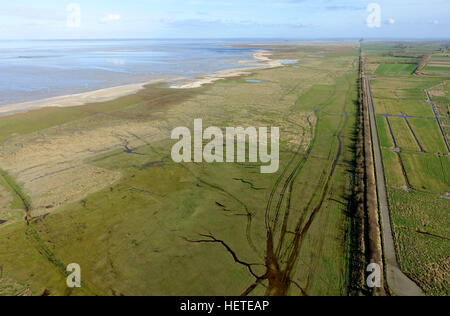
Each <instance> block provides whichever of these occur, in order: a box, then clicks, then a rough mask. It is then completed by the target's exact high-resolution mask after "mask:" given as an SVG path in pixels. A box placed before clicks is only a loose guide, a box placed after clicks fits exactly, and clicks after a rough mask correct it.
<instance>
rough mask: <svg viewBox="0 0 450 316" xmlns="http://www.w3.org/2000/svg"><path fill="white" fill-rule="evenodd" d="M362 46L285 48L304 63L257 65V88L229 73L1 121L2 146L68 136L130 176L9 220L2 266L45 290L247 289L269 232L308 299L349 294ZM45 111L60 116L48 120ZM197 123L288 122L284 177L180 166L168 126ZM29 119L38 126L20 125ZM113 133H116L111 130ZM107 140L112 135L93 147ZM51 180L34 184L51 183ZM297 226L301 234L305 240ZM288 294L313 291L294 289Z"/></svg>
mask: <svg viewBox="0 0 450 316" xmlns="http://www.w3.org/2000/svg"><path fill="white" fill-rule="evenodd" d="M324 45H325V44H324ZM324 47H326V46H320V45H319V47H316V48H315V51H318V50H320V51H322V50H323V49H324ZM355 47H356V46H354V44H352V45H348V46H344V47H339V49H336V51H335V50H334V49H331V50H329V53H328V54H325V57H324V58H321V59H317V58H308V57H307V55H308V54H311V50H312V48H311V47H307V48H305V50H302V49H301V48H300V49H298V50H295V51H292V50H287V51H286V52H285V53H284V52H283V51H282V50H281V51H280V52H277V53H276V54H277V56H284V57H285V58H292V57H295V56H297V57H299V59H301V60H302V62H301V68H299V69H297V68H292V67H283V68H276V69H269V70H260V71H255V72H254V74H253V75H252V76H251V78H257V79H259V80H261V83H257V84H247V83H245V82H243V80H242V79H241V78H231V79H227V80H222V81H218V82H216V83H214V84H211V85H207V86H205V87H203V88H200V89H188V90H176V89H168V88H165V87H162V86H152V87H148V89H146V90H143V91H141V92H140V93H138V94H137V95H136V96H133V97H126V98H122V99H119V100H116V101H113V102H106V103H104V104H101V105H92V106H85V107H75V108H70V109H57V110H55V109H46V110H45V111H44V110H38V111H33V112H30V113H27V114H21V115H19V116H11V117H6V118H2V119H1V120H3V123H4V124H5V126H8V128H6V129H5V130H2V131H0V138H1V139H4V140H5V142H4V144H3V146H4V149H5V152H8V153H14V154H19V153H20V150H21V149H18V148H17V147H15V146H14V144H15V143H16V142H19V141H20V142H21V143H22V144H23V147H24V148H25V149H26V148H28V146H33V144H34V142H36V137H42V135H44V136H45V138H44V140H40V141H41V142H45V140H49V141H50V142H51V141H57V140H59V139H63V140H64V143H63V145H61V146H62V150H65V151H64V155H67V153H68V152H71V153H72V154H73V155H74V156H75V157H76V155H79V153H78V152H79V151H80V150H79V149H78V148H81V147H83V148H87V149H86V154H83V155H84V156H83V157H85V158H84V160H83V161H82V164H83V165H84V164H86V165H88V166H90V167H92V168H94V167H95V168H97V169H95V170H103V171H104V172H106V173H107V174H108V173H111V174H112V173H115V172H119V173H120V178H118V179H117V180H116V181H114V182H113V183H110V184H108V185H107V186H104V187H102V188H100V189H98V190H96V191H95V192H90V193H89V194H87V195H85V196H83V197H81V198H79V199H78V200H76V201H71V202H69V203H66V204H64V205H63V206H61V207H58V208H57V209H51V211H50V213H49V214H47V215H45V216H42V217H36V218H35V219H34V220H33V221H32V223H31V225H30V226H28V227H27V226H26V224H25V223H24V222H23V221H17V222H16V223H11V224H9V225H6V226H4V225H0V239H1V240H2V241H3V242H2V243H1V244H0V254H1V264H2V265H3V267H4V271H5V272H6V273H7V274H8V276H9V277H10V278H11V279H12V280H15V281H16V282H18V283H19V284H27V285H28V287H29V289H30V291H31V292H32V293H33V294H35V295H39V294H42V293H43V292H44V291H45V290H47V291H49V292H50V294H51V295H240V294H242V293H243V292H244V291H245V290H246V289H247V288H249V287H250V286H252V285H253V284H254V283H255V281H256V278H255V275H264V274H265V272H266V271H267V267H266V266H265V265H266V261H265V258H266V256H267V253H268V243H269V241H268V237H267V236H268V234H267V232H268V229H269V228H268V227H270V229H271V230H272V232H273V242H274V245H275V249H274V250H273V252H274V253H273V255H274V258H276V259H275V260H276V261H277V263H278V264H279V265H280V266H282V267H284V266H290V267H291V270H290V272H289V276H288V277H289V278H290V279H291V280H294V281H295V283H296V284H299V285H300V286H301V287H302V289H303V291H304V292H306V293H307V294H308V295H346V294H347V293H348V290H349V266H350V264H349V256H350V252H349V242H350V241H349V239H348V235H349V234H350V233H351V232H350V231H349V230H350V222H351V218H350V217H349V214H348V208H349V201H348V200H347V198H348V196H350V195H351V193H352V180H353V175H352V172H351V170H350V169H349V165H348V164H349V162H351V161H352V160H353V159H354V157H353V152H352V150H351V148H352V146H353V142H354V141H353V132H354V125H355V114H356V106H355V100H356V98H357V85H356V82H357V50H356V49H355ZM41 111H43V112H41ZM47 114H51V116H50V117H51V118H52V119H51V120H49V121H48V122H42V121H43V119H42V118H43V117H45V115H47ZM99 114H101V115H99ZM199 117H201V118H203V121H204V125H205V126H212V125H214V126H218V127H221V128H225V127H228V126H249V125H250V126H268V125H269V126H279V127H280V130H281V144H280V146H281V148H280V150H281V157H280V170H279V171H278V172H277V173H276V174H273V175H262V174H261V173H260V172H259V167H260V166H259V164H254V163H253V164H251V163H235V164H217V163H215V164H207V163H195V164H194V163H192V164H189V163H187V164H175V163H174V162H173V161H172V160H171V159H170V150H171V147H172V145H173V144H174V141H173V140H170V139H169V137H170V131H171V130H172V129H173V128H174V127H177V126H188V127H192V124H193V120H194V119H195V118H199ZM19 121H20V123H27V122H29V123H28V125H29V126H27V127H26V128H24V127H22V128H19V127H18V126H17V122H19ZM106 128H108V131H111V132H108V133H107V134H104V133H105V132H104V130H105V129H106ZM98 133H100V134H99V135H101V136H103V135H104V136H105V137H104V138H101V141H99V142H98V143H97V142H94V141H93V140H94V139H95V137H97V136H96V135H97V134H98ZM109 133H111V134H112V135H113V136H114V137H111V138H108V137H109ZM75 137H77V138H76V140H75ZM71 142H77V143H76V144H75V145H76V146H75V147H73V148H72V147H70V145H71V144H72V143H71ZM84 142H87V144H88V145H86V146H85V145H84ZM45 144H46V145H47V146H50V145H49V144H48V143H45ZM124 144H125V145H126V146H127V147H126V148H125V149H124V146H125V145H124ZM84 146H85V147H84ZM99 146H101V147H99ZM127 148H128V149H127ZM11 155H12V154H11ZM64 155H61V156H64ZM54 156H56V157H61V156H60V155H57V154H54ZM36 157H37V158H38V157H39V156H36ZM3 159H4V161H8V162H9V160H7V158H5V157H3ZM72 159H73V158H72ZM9 163H13V162H9ZM35 165H39V164H38V163H35ZM17 168H19V167H17ZM23 168H24V169H23V171H22V172H21V173H15V174H13V176H15V177H17V178H18V179H16V182H18V183H20V179H21V174H27V172H28V171H29V170H30V168H29V167H23ZM73 168H77V166H74V167H73ZM21 170H22V169H21ZM31 170H32V171H33V172H35V173H36V172H37V171H34V170H36V167H35V168H31ZM42 172H43V173H44V174H41V175H39V174H38V175H33V176H34V178H33V179H40V177H48V175H47V174H46V173H48V171H45V169H44V171H42ZM49 179H52V178H49ZM67 182H69V183H70V178H66V180H65V183H67ZM26 188H28V189H27V190H24V191H26V192H25V193H26V194H27V195H29V196H31V197H32V198H31V204H32V206H34V207H40V205H41V204H42V203H44V202H42V201H41V200H40V195H39V194H37V193H36V192H35V191H33V187H26ZM37 189H40V188H37ZM72 189H74V188H72ZM299 192H301V194H299ZM50 193H51V192H50ZM50 193H48V194H50ZM46 194H47V193H46ZM48 194H47V195H48ZM33 197H34V198H33ZM44 198H45V197H44ZM46 201H47V200H46ZM46 204H47V203H46ZM46 204H44V206H45V205H46ZM32 211H33V210H32ZM267 219H268V220H267ZM298 230H303V231H304V234H303V238H302V239H301V243H300V244H298V245H297V246H295V245H294V244H295V243H294V237H295V236H296V235H295V234H292V232H295V231H298ZM200 234H203V235H205V234H207V235H212V236H214V238H216V239H217V240H221V241H222V242H223V244H226V245H227V246H228V247H229V248H230V249H232V251H233V253H234V254H235V255H236V256H237V257H238V258H239V260H241V261H243V262H247V263H249V264H251V267H252V272H254V274H255V275H253V274H252V273H251V272H250V271H249V269H248V267H246V266H245V265H242V264H239V263H237V262H236V261H235V260H234V258H233V255H232V253H231V252H230V251H228V248H226V247H224V245H223V244H222V243H219V242H214V240H213V239H211V238H210V237H205V236H201V235H200ZM292 258H293V259H292ZM72 262H76V263H78V264H80V265H81V267H82V278H83V282H84V283H83V288H82V289H79V290H74V291H68V290H67V288H66V285H65V277H66V274H65V273H64V271H62V269H61V267H64V266H65V265H66V264H68V263H72ZM279 273H281V272H279ZM0 287H1V284H0ZM268 287H269V283H268V282H267V280H262V281H261V282H259V283H258V284H256V286H255V288H254V289H253V291H251V293H250V294H251V295H264V294H267V293H268V289H267V288H268ZM285 294H287V295H302V294H304V293H303V292H301V291H300V290H299V288H298V287H297V286H296V285H295V284H294V283H292V284H289V287H288V289H287V292H286V293H285Z"/></svg>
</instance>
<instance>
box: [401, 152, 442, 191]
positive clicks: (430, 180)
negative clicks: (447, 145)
mask: <svg viewBox="0 0 450 316" xmlns="http://www.w3.org/2000/svg"><path fill="white" fill-rule="evenodd" d="M401 156H402V159H403V161H404V164H405V169H406V172H407V174H408V177H409V179H410V182H411V184H412V186H413V187H414V188H416V189H417V190H419V191H426V192H431V193H436V194H445V193H447V192H449V189H450V177H449V176H450V172H449V170H450V158H449V157H436V156H434V155H423V154H412V153H402V154H401Z"/></svg>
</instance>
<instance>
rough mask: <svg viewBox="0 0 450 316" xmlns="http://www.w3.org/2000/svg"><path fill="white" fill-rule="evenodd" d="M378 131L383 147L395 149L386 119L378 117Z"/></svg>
mask: <svg viewBox="0 0 450 316" xmlns="http://www.w3.org/2000/svg"><path fill="white" fill-rule="evenodd" d="M377 129H378V136H379V139H380V145H381V147H384V148H392V147H394V142H393V141H392V136H391V132H390V131H389V127H388V124H387V122H386V118H385V117H383V116H377Z"/></svg>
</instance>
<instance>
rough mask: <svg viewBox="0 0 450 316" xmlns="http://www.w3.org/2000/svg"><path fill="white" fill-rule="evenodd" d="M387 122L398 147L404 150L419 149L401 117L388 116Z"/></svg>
mask: <svg viewBox="0 0 450 316" xmlns="http://www.w3.org/2000/svg"><path fill="white" fill-rule="evenodd" d="M389 122H390V124H391V128H392V133H393V134H394V137H395V141H396V142H397V146H398V147H400V148H401V149H402V150H406V151H420V148H419V146H418V145H417V142H416V140H415V139H414V136H413V134H412V133H411V131H410V129H409V128H408V125H407V124H406V122H405V120H404V119H403V118H399V117H390V118H389Z"/></svg>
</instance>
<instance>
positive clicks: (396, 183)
mask: <svg viewBox="0 0 450 316" xmlns="http://www.w3.org/2000/svg"><path fill="white" fill-rule="evenodd" d="M382 154H383V163H384V167H385V176H386V181H387V184H388V186H390V187H394V188H403V187H406V181H405V177H404V175H403V172H402V166H401V165H400V162H399V159H398V156H397V154H396V153H394V152H392V151H390V150H382Z"/></svg>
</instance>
